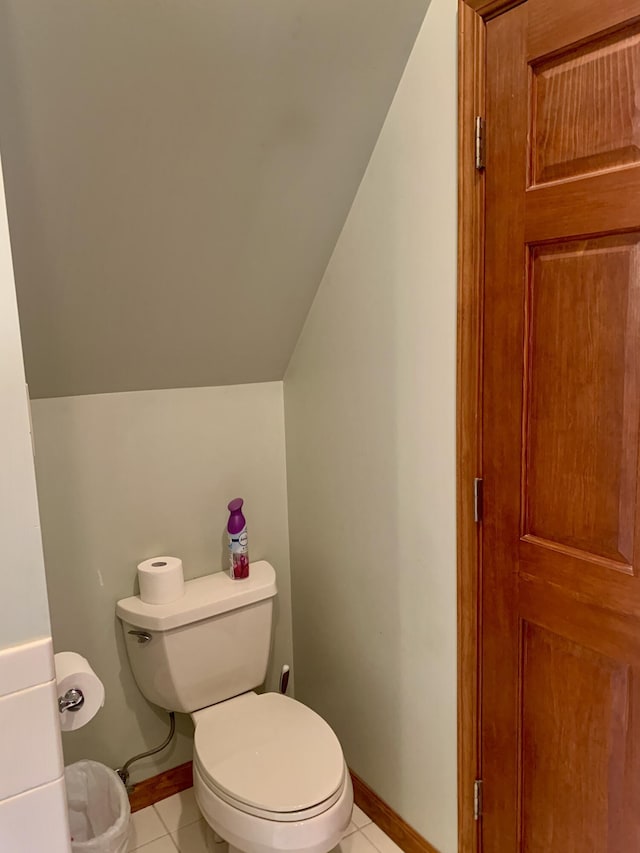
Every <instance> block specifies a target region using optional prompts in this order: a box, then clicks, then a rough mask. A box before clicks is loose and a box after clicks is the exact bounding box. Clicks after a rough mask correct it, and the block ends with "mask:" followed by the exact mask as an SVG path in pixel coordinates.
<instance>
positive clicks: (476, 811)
mask: <svg viewBox="0 0 640 853" xmlns="http://www.w3.org/2000/svg"><path fill="white" fill-rule="evenodd" d="M481 817H482V779H476V781H475V782H474V783H473V819H474V820H480V818H481Z"/></svg>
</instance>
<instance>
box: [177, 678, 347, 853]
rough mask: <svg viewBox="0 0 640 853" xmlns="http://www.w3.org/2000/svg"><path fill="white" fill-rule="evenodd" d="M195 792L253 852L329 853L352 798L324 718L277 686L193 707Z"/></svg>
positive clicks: (216, 822) (219, 827)
mask: <svg viewBox="0 0 640 853" xmlns="http://www.w3.org/2000/svg"><path fill="white" fill-rule="evenodd" d="M192 717H193V720H194V723H195V727H196V728H195V737H194V759H193V777H194V791H195V795H196V800H197V802H198V805H199V806H200V810H201V811H202V813H203V815H204V816H205V819H206V820H207V822H208V824H209V826H211V827H212V829H213V830H214V831H215V832H217V833H218V834H219V835H220V836H221V837H222V838H224V839H225V840H227V841H228V842H229V843H230V844H231V845H232V846H233V847H236V848H238V849H239V850H243V851H247V853H270V852H271V851H291V853H295V851H300V853H303V851H306V853H326V851H327V850H330V849H331V848H332V847H334V846H335V845H336V844H337V843H338V842H339V841H340V839H341V837H342V835H343V834H344V832H345V830H346V829H347V826H348V824H349V820H350V819H351V810H352V806H353V792H352V788H351V778H350V776H349V772H348V770H347V767H346V765H345V762H344V758H343V755H342V749H341V748H340V744H339V742H338V739H337V738H336V736H335V734H334V733H333V731H332V730H331V728H330V727H329V726H328V725H327V723H325V721H324V720H323V719H322V718H321V717H320V716H318V714H316V713H314V712H313V711H312V710H310V709H309V708H307V707H306V706H305V705H303V704H301V703H300V702H296V701H295V700H294V699H289V698H288V697H286V696H282V695H280V694H278V693H264V694H262V695H261V696H258V695H257V694H255V693H246V694H243V695H242V696H239V697H236V698H234V699H230V700H228V701H227V702H222V703H220V704H219V705H214V706H213V707H211V708H207V709H205V710H203V711H198V712H196V713H194V714H192Z"/></svg>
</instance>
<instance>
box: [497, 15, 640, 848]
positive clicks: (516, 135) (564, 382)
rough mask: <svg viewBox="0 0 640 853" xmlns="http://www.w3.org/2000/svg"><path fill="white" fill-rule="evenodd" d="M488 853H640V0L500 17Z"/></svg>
mask: <svg viewBox="0 0 640 853" xmlns="http://www.w3.org/2000/svg"><path fill="white" fill-rule="evenodd" d="M486 223H487V224H486V229H487V230H486V255H485V273H486V279H485V281H486V284H485V288H486V289H485V307H484V339H483V340H484V344H483V347H484V352H483V385H482V387H483V409H482V410H483V453H482V456H483V471H482V473H483V478H484V519H483V525H482V578H481V598H482V600H481V620H480V621H481V636H482V655H481V659H482V662H481V684H482V694H481V695H482V700H481V706H482V707H481V762H482V777H483V780H484V784H483V799H484V803H483V817H482V825H481V838H482V849H483V851H484V853H515V851H523V852H524V853H640V577H639V574H640V513H639V509H638V507H639V505H640V493H639V488H638V483H639V477H638V458H639V453H638V446H639V437H640V0H634V2H630V0H528V2H526V3H524V4H523V5H521V6H518V7H516V8H515V9H513V10H511V11H509V12H507V13H505V14H503V15H501V16H499V17H497V18H495V19H493V20H491V21H490V22H489V23H488V25H487V169H486Z"/></svg>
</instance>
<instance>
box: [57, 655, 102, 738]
mask: <svg viewBox="0 0 640 853" xmlns="http://www.w3.org/2000/svg"><path fill="white" fill-rule="evenodd" d="M54 662H55V667H56V682H57V684H58V696H59V697H60V696H64V695H65V693H66V692H67V690H73V689H75V690H80V691H81V692H82V695H83V696H84V704H83V705H82V707H81V708H79V709H78V710H77V711H63V712H62V713H61V714H60V728H61V729H62V731H63V732H72V731H73V730H74V729H80V728H82V726H86V724H87V723H88V722H89V720H92V719H93V718H94V717H95V715H96V714H97V713H98V711H99V710H100V708H102V706H103V705H104V684H103V683H102V682H101V681H100V679H99V678H98V676H97V675H96V674H95V672H94V671H93V670H92V669H91V665H90V663H89V661H88V660H87V659H86V658H83V657H82V655H79V654H76V652H58V654H57V655H54Z"/></svg>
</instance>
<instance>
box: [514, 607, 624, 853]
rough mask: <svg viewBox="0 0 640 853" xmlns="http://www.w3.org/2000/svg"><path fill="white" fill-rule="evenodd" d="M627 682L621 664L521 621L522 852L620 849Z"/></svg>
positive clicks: (613, 851)
mask: <svg viewBox="0 0 640 853" xmlns="http://www.w3.org/2000/svg"><path fill="white" fill-rule="evenodd" d="M630 685H631V670H630V667H629V666H628V665H627V664H625V663H620V662H618V661H615V660H611V659H609V658H607V657H604V656H602V655H600V654H598V653H596V652H594V651H592V650H591V649H587V648H585V647H583V646H579V645H576V644H575V643H571V642H569V641H568V640H566V639H565V638H563V637H561V636H559V635H558V634H554V633H552V632H550V631H548V630H545V629H544V628H541V627H538V626H537V625H533V624H531V623H528V622H524V623H523V626H522V691H521V737H522V757H521V762H520V766H521V817H520V837H521V846H520V847H519V849H520V850H522V851H523V853H550V851H554V853H555V852H556V851H558V853H560V851H565V853H569V851H572V853H587V851H590V853H623V848H622V847H621V844H622V838H623V831H624V830H623V826H622V823H623V821H622V817H623V814H622V812H623V805H624V799H625V787H626V781H625V780H626V775H627V764H628V761H627V758H628V740H629V705H630V701H629V700H630ZM628 853H631V851H628Z"/></svg>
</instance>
